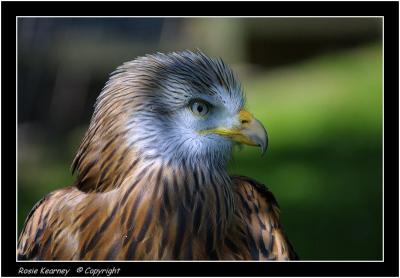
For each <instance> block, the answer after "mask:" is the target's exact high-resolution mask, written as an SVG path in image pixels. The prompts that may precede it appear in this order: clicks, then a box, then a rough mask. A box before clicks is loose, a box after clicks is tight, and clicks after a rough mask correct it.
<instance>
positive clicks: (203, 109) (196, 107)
mask: <svg viewBox="0 0 400 278" xmlns="http://www.w3.org/2000/svg"><path fill="white" fill-rule="evenodd" d="M189 107H190V110H192V112H193V114H195V115H198V116H201V117H204V116H205V115H207V113H208V112H209V111H210V104H208V103H207V102H205V101H203V100H194V101H192V102H191V103H190V104H189Z"/></svg>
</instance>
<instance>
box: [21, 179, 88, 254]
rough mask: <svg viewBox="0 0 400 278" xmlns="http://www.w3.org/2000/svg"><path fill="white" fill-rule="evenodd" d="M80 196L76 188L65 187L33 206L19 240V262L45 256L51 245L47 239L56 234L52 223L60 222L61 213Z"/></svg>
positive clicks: (49, 194)
mask: <svg viewBox="0 0 400 278" xmlns="http://www.w3.org/2000/svg"><path fill="white" fill-rule="evenodd" d="M78 194H80V193H79V191H78V190H77V189H76V188H75V187H74V186H69V187H65V188H62V189H58V190H55V191H53V192H50V193H48V194H47V195H45V196H44V197H43V198H42V199H40V200H39V201H38V202H37V203H36V204H35V205H34V206H33V208H32V209H31V211H30V212H29V214H28V216H27V217H26V220H25V223H24V227H23V230H22V232H21V234H20V237H19V239H18V259H19V260H34V259H37V258H38V257H43V256H44V255H45V252H46V250H47V248H48V245H49V244H50V240H47V239H50V237H49V236H50V235H51V234H52V233H53V232H54V231H53V230H52V229H51V226H52V222H54V221H56V220H60V219H59V218H58V215H59V214H60V211H61V210H63V209H65V206H66V205H67V204H68V200H71V199H72V198H74V197H76V196H78ZM53 224H54V223H53Z"/></svg>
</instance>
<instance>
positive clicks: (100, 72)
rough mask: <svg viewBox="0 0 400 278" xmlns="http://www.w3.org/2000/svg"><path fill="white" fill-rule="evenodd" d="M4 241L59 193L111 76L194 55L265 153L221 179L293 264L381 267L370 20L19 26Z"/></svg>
mask: <svg viewBox="0 0 400 278" xmlns="http://www.w3.org/2000/svg"><path fill="white" fill-rule="evenodd" d="M17 26H18V98H17V100H18V107H17V108H18V115H17V116H18V134H17V136H18V228H19V231H20V230H21V228H22V226H23V222H24V220H25V218H26V216H27V214H28V212H29V210H30V209H31V208H32V207H33V205H34V204H35V202H36V201H38V200H39V199H40V198H41V197H43V196H44V195H45V194H47V193H48V192H50V191H52V190H54V189H57V188H60V187H63V186H67V185H70V184H72V182H73V181H74V177H73V176H72V175H71V171H70V164H71V162H72V159H73V157H74V155H75V152H76V150H77V148H78V146H79V143H80V140H81V138H82V135H83V133H84V132H85V130H86V128H87V127H88V124H89V121H90V117H91V114H92V112H93V105H94V102H95V99H96V97H97V95H98V94H99V92H100V91H101V89H102V87H103V86H104V84H105V82H106V81H107V79H108V76H109V74H110V73H111V72H112V71H113V70H114V69H115V68H116V67H117V66H119V65H120V64H122V63H123V62H126V61H128V60H132V59H134V58H136V57H137V56H141V55H145V54H148V53H153V52H158V51H159V52H169V51H178V50H183V49H189V50H195V49H196V48H199V49H201V50H202V51H204V52H205V53H206V54H208V55H210V56H217V57H222V58H223V59H224V60H225V61H226V62H227V63H229V64H230V65H231V66H232V67H233V69H234V70H235V71H236V72H237V74H238V75H239V77H240V79H241V81H242V83H243V85H244V88H245V92H246V94H247V106H248V109H249V110H250V111H251V112H253V114H255V116H256V117H257V118H259V119H260V120H261V121H262V122H263V123H264V125H265V126H266V128H267V130H268V132H269V136H270V147H269V149H268V151H267V154H266V155H265V156H264V157H260V156H259V154H258V153H257V150H255V149H253V148H249V147H244V148H242V149H240V150H235V152H234V156H233V159H232V163H231V165H230V172H232V173H235V174H243V175H248V176H251V177H254V178H256V179H258V180H259V181H261V182H263V183H265V184H266V185H267V186H268V188H270V189H271V191H272V192H273V193H274V194H275V196H276V198H277V200H278V202H279V204H280V206H281V211H282V222H283V224H284V227H285V230H286V231H287V234H288V236H289V238H290V239H291V241H292V242H293V244H294V246H295V247H296V250H297V252H298V253H299V255H300V257H301V258H302V259H304V260H348V259H351V260H380V259H382V19H380V18H253V19H250V18H212V19H211V18H19V19H18V22H17Z"/></svg>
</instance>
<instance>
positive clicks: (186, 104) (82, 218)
mask: <svg viewBox="0 0 400 278" xmlns="http://www.w3.org/2000/svg"><path fill="white" fill-rule="evenodd" d="M267 143H268V142H267V133H266V131H265V129H264V127H263V125H262V124H261V123H260V122H259V121H258V120H257V119H255V118H254V117H253V116H252V114H250V113H249V112H248V111H246V110H245V109H244V93H243V89H242V86H241V85H240V83H239V81H238V79H237V77H236V75H235V74H234V73H233V71H232V70H231V68H230V67H229V66H228V65H227V64H225V63H224V62H223V61H222V60H221V59H219V58H218V59H217V58H210V57H208V56H206V55H205V54H204V53H202V52H201V51H196V52H191V51H181V52H172V53H168V54H163V53H156V54H153V55H146V56H143V57H139V58H137V59H135V60H133V61H130V62H127V63H124V64H123V65H121V66H120V67H118V68H117V69H116V70H115V71H114V72H113V73H112V74H111V77H110V79H109V80H108V82H107V83H106V85H105V87H104V88H103V90H102V91H101V93H100V95H99V96H98V98H97V101H96V104H95V110H94V113H93V116H92V119H91V122H90V126H89V128H88V130H87V132H86V134H85V136H84V138H83V140H82V142H81V145H80V147H79V149H78V152H77V154H76V157H75V159H74V161H73V164H72V168H73V171H74V172H75V173H77V180H76V183H74V184H73V185H72V186H70V187H66V188H63V189H60V190H56V191H54V192H51V193H50V194H48V195H47V196H45V197H44V198H43V199H42V200H40V201H39V202H38V203H37V204H36V205H35V206H34V208H33V209H32V211H31V212H30V214H29V215H28V217H27V219H26V221H25V226H24V228H23V231H22V233H21V234H20V237H19V240H18V247H17V257H18V259H19V260H293V259H297V258H298V257H297V255H296V253H295V251H294V250H293V247H292V245H291V244H290V242H289V241H288V239H287V237H286V235H285V233H284V231H283V229H282V225H281V223H280V220H279V209H278V204H277V202H276V200H275V198H274V196H273V195H272V193H271V192H270V191H269V190H268V189H267V188H266V187H265V186H264V185H263V184H261V183H259V182H257V181H255V180H253V179H251V178H248V177H244V176H229V175H228V173H227V163H228V161H229V158H230V154H231V149H232V146H233V145H234V144H247V145H251V146H259V147H260V148H261V150H262V152H264V151H265V149H266V148H267Z"/></svg>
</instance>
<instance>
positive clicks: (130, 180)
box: [115, 161, 234, 258]
mask: <svg viewBox="0 0 400 278" xmlns="http://www.w3.org/2000/svg"><path fill="white" fill-rule="evenodd" d="M115 191H116V192H118V193H117V194H118V196H119V198H117V199H118V200H119V201H118V202H119V206H120V210H121V211H122V212H123V215H124V217H123V219H121V223H122V227H121V229H122V231H123V233H124V234H126V235H127V238H132V237H133V235H134V236H136V237H135V240H136V241H146V239H144V238H141V235H143V233H141V230H138V229H139V228H140V229H146V230H147V232H149V230H150V234H154V239H150V240H156V241H159V243H160V246H161V249H160V250H158V251H157V252H158V253H157V254H153V256H155V257H159V258H190V256H191V255H190V254H192V255H193V254H196V256H197V257H198V258H201V257H204V258H207V257H208V258H209V257H212V254H213V252H214V251H215V250H217V249H218V246H219V244H221V243H222V242H223V237H224V236H225V234H226V231H227V229H228V226H229V223H230V220H231V218H232V214H233V206H234V204H233V192H232V188H231V180H230V178H229V176H228V175H227V173H226V172H225V171H213V170H210V169H202V168H201V167H196V168H188V165H184V164H183V165H168V164H164V163H163V162H162V161H153V162H138V163H137V164H136V165H135V167H134V168H133V169H132V171H131V173H130V174H128V175H127V178H126V180H125V181H123V182H122V184H121V186H120V187H119V188H118V189H116V190H115ZM196 242H198V243H199V246H198V247H197V248H198V249H197V251H193V250H192V249H193V248H195V247H194V246H193V244H196ZM204 243H205V244H204ZM153 251H154V250H153ZM153 251H152V250H150V251H149V252H150V253H151V252H153ZM154 252H155V251H154ZM160 252H161V253H160ZM185 252H186V253H185ZM189 253H190V254H189Z"/></svg>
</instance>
